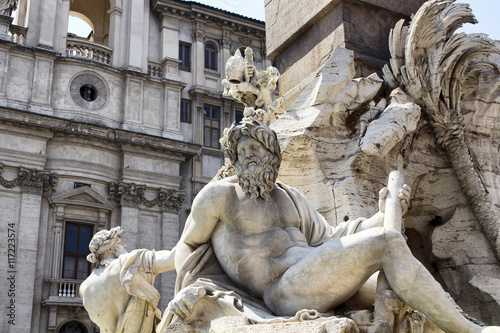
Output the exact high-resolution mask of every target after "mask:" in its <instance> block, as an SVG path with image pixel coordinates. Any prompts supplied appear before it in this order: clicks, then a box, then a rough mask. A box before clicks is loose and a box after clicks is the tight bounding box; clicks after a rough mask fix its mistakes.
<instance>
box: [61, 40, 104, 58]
mask: <svg viewBox="0 0 500 333" xmlns="http://www.w3.org/2000/svg"><path fill="white" fill-rule="evenodd" d="M112 55H113V50H111V49H110V48H108V47H106V46H104V45H100V44H96V43H92V42H89V41H86V40H82V39H77V38H68V39H67V42H66V56H68V57H75V58H85V59H90V60H95V61H98V62H102V63H105V64H109V63H110V62H111V56H112Z"/></svg>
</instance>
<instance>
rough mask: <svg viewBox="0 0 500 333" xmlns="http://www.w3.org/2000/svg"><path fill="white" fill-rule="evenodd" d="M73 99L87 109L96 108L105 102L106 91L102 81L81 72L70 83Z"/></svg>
mask: <svg viewBox="0 0 500 333" xmlns="http://www.w3.org/2000/svg"><path fill="white" fill-rule="evenodd" d="M70 93H71V97H72V98H73V101H74V102H75V103H76V104H77V105H78V106H80V107H82V108H84V109H87V110H97V109H100V108H102V107H103V106H104V104H106V101H107V98H108V91H107V89H106V85H105V84H104V82H103V81H102V80H101V79H100V78H98V77H97V76H94V75H91V74H81V75H78V76H77V77H75V78H74V79H73V81H72V82H71V85H70Z"/></svg>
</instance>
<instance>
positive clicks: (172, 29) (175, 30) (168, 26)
mask: <svg viewBox="0 0 500 333" xmlns="http://www.w3.org/2000/svg"><path fill="white" fill-rule="evenodd" d="M161 55H162V59H164V58H172V59H179V19H178V18H177V17H173V16H170V15H164V16H163V17H162V26H161Z"/></svg>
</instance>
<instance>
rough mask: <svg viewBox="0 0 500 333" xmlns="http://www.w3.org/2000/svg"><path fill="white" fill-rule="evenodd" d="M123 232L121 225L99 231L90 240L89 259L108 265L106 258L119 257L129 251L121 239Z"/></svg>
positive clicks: (92, 261)
mask: <svg viewBox="0 0 500 333" xmlns="http://www.w3.org/2000/svg"><path fill="white" fill-rule="evenodd" d="M122 232H123V230H122V228H121V227H115V228H112V229H111V230H101V231H99V232H97V233H96V234H95V235H94V237H92V240H91V241H90V244H89V249H90V254H89V255H88V256H87V260H88V261H90V262H91V263H95V262H97V263H98V266H99V265H104V266H107V265H109V263H108V262H107V261H106V258H110V257H114V258H118V257H119V256H120V255H121V254H124V253H127V251H126V250H125V248H126V247H127V246H126V245H125V244H123V243H122V241H121V239H120V235H121V233H122Z"/></svg>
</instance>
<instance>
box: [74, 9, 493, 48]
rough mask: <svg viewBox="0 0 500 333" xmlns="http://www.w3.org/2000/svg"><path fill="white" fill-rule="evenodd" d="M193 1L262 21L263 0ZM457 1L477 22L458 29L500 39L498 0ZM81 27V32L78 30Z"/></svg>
mask: <svg viewBox="0 0 500 333" xmlns="http://www.w3.org/2000/svg"><path fill="white" fill-rule="evenodd" d="M195 2H199V3H203V4H205V5H209V6H212V7H216V8H220V9H224V10H227V11H229V12H233V13H237V14H240V15H243V16H247V17H251V18H255V19H258V20H261V21H264V17H265V13H264V0H252V1H249V0H197V1H195ZM457 2H464V3H468V4H469V5H470V7H471V8H472V11H473V13H474V15H475V16H476V19H477V20H478V21H479V23H478V24H466V25H465V27H464V28H462V29H460V30H459V31H464V32H467V33H478V32H481V33H485V34H488V35H489V37H490V38H492V39H497V40H500V29H499V28H500V26H499V23H498V22H497V20H498V19H499V17H498V16H499V14H500V1H499V0H463V1H462V0H457ZM75 21H76V20H74V19H72V18H71V17H70V28H69V30H70V32H74V31H78V32H79V33H78V35H80V36H85V37H86V36H87V35H88V33H89V32H90V31H87V30H85V28H80V27H78V28H77V27H75V24H77V23H76V22H75ZM82 29H83V32H80V31H81V30H82Z"/></svg>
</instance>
